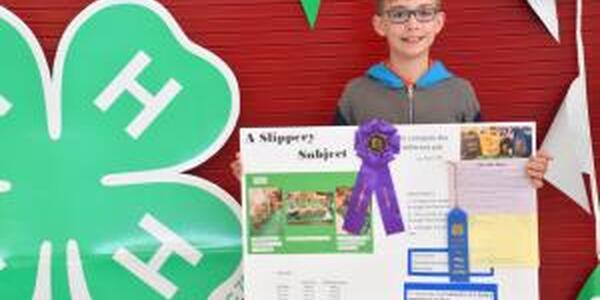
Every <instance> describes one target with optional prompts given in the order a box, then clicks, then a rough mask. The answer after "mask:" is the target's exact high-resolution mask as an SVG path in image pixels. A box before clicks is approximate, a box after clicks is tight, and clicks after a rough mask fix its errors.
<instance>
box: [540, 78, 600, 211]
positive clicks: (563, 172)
mask: <svg viewBox="0 0 600 300" xmlns="http://www.w3.org/2000/svg"><path fill="white" fill-rule="evenodd" d="M589 124H590V123H589V117H588V110H587V89H586V83H585V76H579V77H577V79H575V81H573V83H572V84H571V87H570V88H569V92H568V93H567V96H566V97H565V100H563V103H562V105H561V107H560V109H559V111H558V113H557V115H556V117H555V118H554V121H553V123H552V126H551V127H550V130H549V131H548V134H547V135H546V138H545V139H544V143H543V144H542V149H544V150H545V151H547V152H548V153H549V154H550V156H552V157H553V158H554V160H553V161H552V162H551V163H550V166H549V168H548V171H547V172H546V175H545V178H546V180H548V181H549V182H550V183H552V184H553V185H554V186H556V187H557V188H558V189H559V190H561V191H562V192H563V193H565V194H567V196H569V197H570V198H571V199H573V200H574V201H575V202H577V204H579V206H581V207H582V208H583V209H584V210H585V211H587V212H588V213H591V209H590V205H589V201H588V197H587V192H586V189H585V183H584V181H583V177H582V173H588V174H592V173H593V161H592V160H593V154H592V143H591V136H590V128H589ZM592 184H594V183H592ZM594 201H597V199H594Z"/></svg>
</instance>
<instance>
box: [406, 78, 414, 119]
mask: <svg viewBox="0 0 600 300" xmlns="http://www.w3.org/2000/svg"><path fill="white" fill-rule="evenodd" d="M406 93H407V95H408V123H409V124H413V123H414V122H415V85H414V84H410V85H407V86H406Z"/></svg>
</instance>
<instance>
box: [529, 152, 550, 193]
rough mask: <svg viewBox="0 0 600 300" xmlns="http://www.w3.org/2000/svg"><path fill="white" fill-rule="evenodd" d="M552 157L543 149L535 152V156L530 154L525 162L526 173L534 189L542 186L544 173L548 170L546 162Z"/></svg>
mask: <svg viewBox="0 0 600 300" xmlns="http://www.w3.org/2000/svg"><path fill="white" fill-rule="evenodd" d="M551 160H552V157H550V155H548V153H546V152H545V151H544V150H540V151H538V152H537V155H536V156H532V157H531V158H530V159H529V162H528V163H527V175H529V178H530V179H531V183H532V184H533V186H534V187H535V188H536V189H539V188H541V187H542V186H544V175H545V174H546V171H547V170H548V163H549V162H550V161H551Z"/></svg>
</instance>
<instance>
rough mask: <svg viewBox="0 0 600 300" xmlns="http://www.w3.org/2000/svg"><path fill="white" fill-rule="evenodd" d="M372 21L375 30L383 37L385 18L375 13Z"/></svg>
mask: <svg viewBox="0 0 600 300" xmlns="http://www.w3.org/2000/svg"><path fill="white" fill-rule="evenodd" d="M371 23H372V24H373V30H375V32H376V33H377V35H379V36H381V37H385V32H386V30H385V26H386V24H385V22H384V20H383V18H382V17H381V16H379V15H373V18H372V20H371Z"/></svg>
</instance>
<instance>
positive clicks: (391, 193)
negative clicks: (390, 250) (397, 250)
mask: <svg viewBox="0 0 600 300" xmlns="http://www.w3.org/2000/svg"><path fill="white" fill-rule="evenodd" d="M377 175H378V176H377V182H376V185H375V192H376V194H377V203H378V204H379V211H380V213H381V219H382V220H383V225H384V227H385V232H386V233H387V234H388V235H391V234H396V233H401V232H404V222H403V221H402V214H401V213H400V207H399V206H398V198H397V197H396V190H395V189H394V183H393V182H392V176H391V174H390V170H389V168H388V167H387V166H386V167H385V168H383V169H381V171H380V172H378V174H377Z"/></svg>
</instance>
